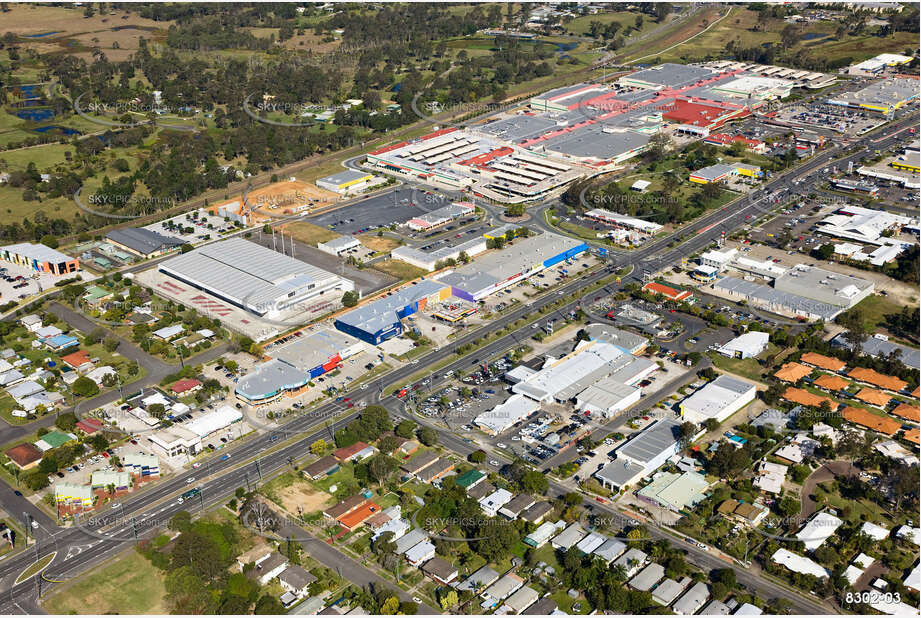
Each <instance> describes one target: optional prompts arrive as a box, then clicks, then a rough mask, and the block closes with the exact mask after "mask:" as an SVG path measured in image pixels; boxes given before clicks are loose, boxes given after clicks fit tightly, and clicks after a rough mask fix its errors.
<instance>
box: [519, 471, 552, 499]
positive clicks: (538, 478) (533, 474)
mask: <svg viewBox="0 0 921 618" xmlns="http://www.w3.org/2000/svg"><path fill="white" fill-rule="evenodd" d="M519 482H520V484H521V489H523V490H524V491H525V492H527V493H529V494H535V495H538V496H542V495H544V494H545V493H547V488H548V486H549V483H548V481H547V477H546V476H544V475H543V474H541V473H540V472H538V471H537V470H529V471H527V472H525V473H524V474H523V475H522V477H521V481H519Z"/></svg>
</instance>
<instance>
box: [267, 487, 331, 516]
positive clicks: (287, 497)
mask: <svg viewBox="0 0 921 618" xmlns="http://www.w3.org/2000/svg"><path fill="white" fill-rule="evenodd" d="M278 496H279V498H280V499H281V505H282V506H283V507H284V508H285V510H286V511H288V512H289V513H297V512H298V507H300V512H302V513H313V512H315V511H321V510H323V509H325V508H326V507H327V505H329V504H331V503H332V496H330V495H329V494H328V493H326V492H324V491H320V490H319V489H317V488H316V487H314V486H313V485H311V484H310V483H308V482H307V481H300V480H299V481H295V482H294V483H293V484H291V485H289V486H288V487H285V488H284V489H280V490H278Z"/></svg>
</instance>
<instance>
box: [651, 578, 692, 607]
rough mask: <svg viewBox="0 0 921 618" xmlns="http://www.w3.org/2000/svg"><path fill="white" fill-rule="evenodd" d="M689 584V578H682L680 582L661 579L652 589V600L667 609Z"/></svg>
mask: <svg viewBox="0 0 921 618" xmlns="http://www.w3.org/2000/svg"><path fill="white" fill-rule="evenodd" d="M690 583H691V578H690V577H683V578H681V581H680V582H676V581H675V580H673V579H667V578H666V579H663V580H662V581H661V582H659V585H658V586H656V587H655V588H653V590H652V600H653V601H655V602H656V603H660V604H662V605H665V606H666V607H667V606H669V605H671V604H672V602H673V601H674V600H675V599H677V598H678V595H680V594H681V593H682V592H683V591H684V589H685V588H687V586H688V584H690Z"/></svg>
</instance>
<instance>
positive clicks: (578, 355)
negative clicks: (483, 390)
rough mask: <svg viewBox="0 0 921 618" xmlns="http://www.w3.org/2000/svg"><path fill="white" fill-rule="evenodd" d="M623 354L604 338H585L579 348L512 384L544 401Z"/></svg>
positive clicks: (528, 394)
mask: <svg viewBox="0 0 921 618" xmlns="http://www.w3.org/2000/svg"><path fill="white" fill-rule="evenodd" d="M623 355H624V351H623V350H621V349H620V348H618V347H617V346H614V345H612V344H610V343H605V342H602V341H590V342H585V345H581V346H580V347H579V348H578V349H576V350H575V351H574V352H571V353H570V354H567V355H566V356H564V357H563V358H562V359H560V360H558V361H557V362H555V363H553V364H552V365H551V366H550V367H546V368H544V369H541V370H540V371H538V372H537V373H536V374H534V375H533V376H531V377H529V378H527V379H526V380H522V381H521V382H519V383H518V384H516V385H515V386H513V387H512V390H513V391H514V392H516V393H521V394H524V395H527V396H528V397H531V398H533V399H537V400H539V401H545V400H547V399H548V398H550V397H552V396H554V395H556V394H557V393H559V392H560V391H562V390H563V389H565V388H566V387H567V386H569V385H570V384H573V383H574V382H577V381H578V380H580V379H581V378H583V377H584V376H586V375H587V374H589V373H591V372H592V371H595V370H596V369H599V368H600V367H602V366H604V365H605V364H607V363H610V362H612V361H614V360H615V359H617V358H619V357H621V356H623Z"/></svg>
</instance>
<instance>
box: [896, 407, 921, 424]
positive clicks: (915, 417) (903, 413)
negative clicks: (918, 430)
mask: <svg viewBox="0 0 921 618" xmlns="http://www.w3.org/2000/svg"><path fill="white" fill-rule="evenodd" d="M892 414H893V415H894V416H898V417H899V418H904V419H905V420H908V421H914V422H916V423H917V422H921V408H919V407H918V406H913V405H911V404H907V403H900V404H899V405H897V406H896V407H895V409H894V410H893V411H892Z"/></svg>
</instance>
